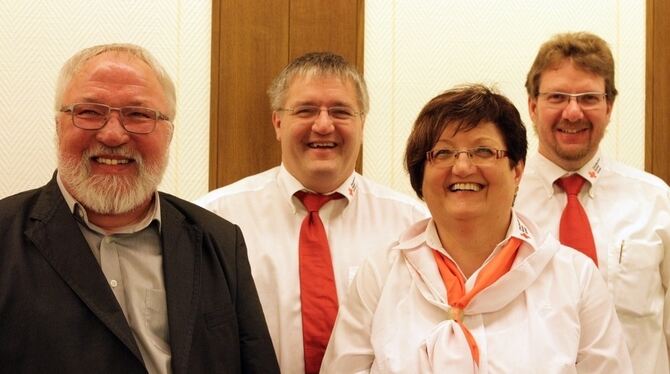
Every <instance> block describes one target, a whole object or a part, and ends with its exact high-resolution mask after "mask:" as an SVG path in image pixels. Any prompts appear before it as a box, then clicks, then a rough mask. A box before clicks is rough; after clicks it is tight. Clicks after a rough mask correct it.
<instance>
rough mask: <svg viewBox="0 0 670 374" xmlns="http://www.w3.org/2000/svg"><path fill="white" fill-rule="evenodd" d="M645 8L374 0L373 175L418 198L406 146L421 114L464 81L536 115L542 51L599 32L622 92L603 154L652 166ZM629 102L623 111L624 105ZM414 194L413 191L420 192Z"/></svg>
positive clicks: (369, 61) (368, 39)
mask: <svg viewBox="0 0 670 374" xmlns="http://www.w3.org/2000/svg"><path fill="white" fill-rule="evenodd" d="M640 5H641V4H640V2H639V1H633V0H621V1H604V0H587V1H584V0H565V1H561V2H556V1H547V0H542V1H532V0H525V1H512V0H506V1H497V2H492V1H485V0H474V1H460V0H441V1H438V0H435V1H409V0H404V1H403V0H394V1H389V0H366V11H365V14H366V25H365V32H366V35H365V77H366V79H367V82H368V84H369V86H370V91H371V110H370V115H369V116H368V119H367V123H366V128H365V137H366V140H365V143H364V147H365V149H364V156H365V159H364V167H363V170H364V172H365V174H366V175H368V176H370V177H371V178H373V179H376V180H378V181H380V182H382V183H385V184H388V185H390V186H392V187H394V188H396V189H399V190H403V191H406V192H411V188H410V186H409V178H408V177H407V174H406V172H405V171H404V169H403V152H404V146H405V142H406V139H407V136H408V134H409V131H410V129H411V125H412V123H413V121H414V119H415V118H416V115H417V114H418V112H419V111H420V109H421V107H422V106H423V105H424V104H425V103H426V102H427V101H428V100H429V99H430V98H432V97H433V96H435V95H437V94H438V93H440V92H441V91H443V90H445V89H448V88H451V87H453V86H454V85H457V84H462V83H474V82H481V83H485V84H488V85H495V86H496V87H497V88H498V89H499V90H500V91H501V92H502V93H503V94H505V95H507V96H508V97H509V98H510V99H511V100H512V101H513V102H514V103H515V104H516V105H517V107H518V109H519V111H520V112H521V114H522V118H523V119H524V122H525V123H526V126H527V127H528V134H529V143H530V152H535V151H536V149H537V138H536V136H535V133H534V130H533V129H532V123H531V122H530V118H529V116H528V113H527V112H528V110H527V96H526V92H525V88H524V82H525V77H526V73H527V71H528V69H529V68H530V65H531V63H532V60H533V58H534V57H535V54H536V53H537V49H538V48H539V46H540V44H541V43H542V42H544V41H545V40H546V39H548V38H549V37H550V36H551V35H553V34H555V33H558V32H565V31H581V30H585V31H591V32H594V33H596V34H598V35H600V36H601V37H603V38H604V39H605V40H606V41H608V43H610V46H611V47H612V50H613V53H614V55H615V59H616V64H617V66H616V69H617V70H616V73H617V87H618V89H619V91H620V92H621V95H620V97H619V98H618V99H617V103H616V104H615V110H614V113H613V114H612V119H611V123H610V125H609V128H608V133H607V135H606V137H605V139H604V140H603V143H602V146H603V149H604V150H605V152H607V153H608V154H610V155H611V156H613V157H615V158H617V159H619V160H621V161H623V162H626V163H628V164H630V165H632V166H635V167H639V168H642V167H643V166H644V126H643V124H644V40H645V34H644V33H645V24H644V22H645V20H644V8H643V7H641V6H640ZM622 103H625V104H622ZM412 193H413V192H412Z"/></svg>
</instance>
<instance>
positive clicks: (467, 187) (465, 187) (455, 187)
mask: <svg viewBox="0 0 670 374" xmlns="http://www.w3.org/2000/svg"><path fill="white" fill-rule="evenodd" d="M481 189H482V188H481V186H480V185H478V184H477V183H454V184H452V185H451V187H450V188H449V190H450V191H474V192H477V191H479V190H481Z"/></svg>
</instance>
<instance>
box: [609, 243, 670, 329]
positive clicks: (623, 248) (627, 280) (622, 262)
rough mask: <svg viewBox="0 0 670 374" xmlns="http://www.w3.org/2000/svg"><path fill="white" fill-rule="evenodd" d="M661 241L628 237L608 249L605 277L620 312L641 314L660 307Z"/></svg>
mask: <svg viewBox="0 0 670 374" xmlns="http://www.w3.org/2000/svg"><path fill="white" fill-rule="evenodd" d="M662 260H663V243H661V242H660V241H643V240H628V241H623V242H619V243H617V244H613V246H612V248H611V249H610V254H609V263H610V266H609V268H608V273H609V275H608V278H609V283H610V287H611V291H612V294H613V296H614V304H615V305H616V309H617V312H618V313H619V314H624V315H626V314H627V315H630V316H635V317H643V316H648V315H652V314H657V313H659V312H660V311H661V310H662V308H663V286H662V284H661V274H660V264H661V261H662Z"/></svg>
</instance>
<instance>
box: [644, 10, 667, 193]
mask: <svg viewBox="0 0 670 374" xmlns="http://www.w3.org/2000/svg"><path fill="white" fill-rule="evenodd" d="M646 5H647V8H646V12H647V15H646V22H647V24H646V34H647V41H646V49H647V51H646V69H645V70H646V73H645V76H646V77H645V81H646V82H645V83H646V99H645V163H644V165H645V170H647V171H648V172H650V173H652V174H654V175H656V176H658V177H659V178H661V179H663V180H665V182H666V183H670V69H669V68H670V43H668V40H667V36H668V35H670V20H669V19H668V14H670V2H668V1H667V0H647V4H646Z"/></svg>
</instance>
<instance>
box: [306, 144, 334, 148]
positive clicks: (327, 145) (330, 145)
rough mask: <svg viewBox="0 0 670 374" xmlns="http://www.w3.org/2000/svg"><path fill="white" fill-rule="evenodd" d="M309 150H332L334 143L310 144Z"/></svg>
mask: <svg viewBox="0 0 670 374" xmlns="http://www.w3.org/2000/svg"><path fill="white" fill-rule="evenodd" d="M309 146H310V148H332V147H334V146H335V143H310V144H309Z"/></svg>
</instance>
